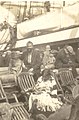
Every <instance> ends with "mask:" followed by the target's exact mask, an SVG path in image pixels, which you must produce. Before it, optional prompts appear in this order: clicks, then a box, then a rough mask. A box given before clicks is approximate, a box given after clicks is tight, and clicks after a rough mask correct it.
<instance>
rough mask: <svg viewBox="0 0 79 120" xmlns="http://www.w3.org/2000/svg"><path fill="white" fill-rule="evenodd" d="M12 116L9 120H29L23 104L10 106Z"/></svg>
mask: <svg viewBox="0 0 79 120" xmlns="http://www.w3.org/2000/svg"><path fill="white" fill-rule="evenodd" d="M12 109H13V115H12V119H11V120H29V118H30V115H29V114H28V112H27V110H26V109H25V107H24V104H23V103H16V104H14V105H12Z"/></svg>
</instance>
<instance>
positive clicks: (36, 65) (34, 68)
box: [21, 41, 41, 82]
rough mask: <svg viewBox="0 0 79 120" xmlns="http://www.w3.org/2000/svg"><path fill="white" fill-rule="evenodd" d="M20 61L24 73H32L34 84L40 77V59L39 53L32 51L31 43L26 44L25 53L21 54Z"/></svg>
mask: <svg viewBox="0 0 79 120" xmlns="http://www.w3.org/2000/svg"><path fill="white" fill-rule="evenodd" d="M21 59H22V60H23V62H24V65H25V66H24V67H25V71H27V72H32V73H33V77H34V80H35V82H36V81H37V79H38V77H39V76H40V66H41V58H40V53H39V51H37V50H35V49H34V47H33V43H32V42H31V41H29V42H27V44H26V51H24V52H23V54H22V56H21ZM23 71H24V70H23Z"/></svg>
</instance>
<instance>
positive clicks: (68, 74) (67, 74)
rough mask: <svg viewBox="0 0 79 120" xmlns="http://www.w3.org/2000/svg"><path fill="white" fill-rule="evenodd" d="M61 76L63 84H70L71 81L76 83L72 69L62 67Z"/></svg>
mask: <svg viewBox="0 0 79 120" xmlns="http://www.w3.org/2000/svg"><path fill="white" fill-rule="evenodd" d="M59 76H60V79H61V82H62V84H63V85H68V84H69V83H71V84H74V77H73V74H72V71H71V70H68V69H63V70H61V69H60V70H59Z"/></svg>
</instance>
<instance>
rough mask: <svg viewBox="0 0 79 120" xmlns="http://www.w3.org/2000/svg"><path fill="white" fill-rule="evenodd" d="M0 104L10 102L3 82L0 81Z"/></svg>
mask: <svg viewBox="0 0 79 120" xmlns="http://www.w3.org/2000/svg"><path fill="white" fill-rule="evenodd" d="M0 102H8V99H7V96H6V93H5V91H4V89H3V86H2V82H1V80H0Z"/></svg>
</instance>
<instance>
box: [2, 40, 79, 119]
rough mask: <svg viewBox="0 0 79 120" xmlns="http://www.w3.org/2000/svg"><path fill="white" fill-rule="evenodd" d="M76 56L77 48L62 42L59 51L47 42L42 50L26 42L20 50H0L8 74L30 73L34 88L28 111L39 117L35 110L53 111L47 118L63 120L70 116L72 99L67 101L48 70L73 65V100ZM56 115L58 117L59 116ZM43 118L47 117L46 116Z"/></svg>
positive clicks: (78, 51)
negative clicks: (24, 46) (75, 49)
mask: <svg viewBox="0 0 79 120" xmlns="http://www.w3.org/2000/svg"><path fill="white" fill-rule="evenodd" d="M78 56H79V48H78V49H77V52H74V49H73V47H72V46H70V45H65V46H64V47H63V48H61V49H58V50H52V49H51V46H50V45H46V47H45V50H44V51H41V50H39V49H38V48H34V45H33V43H32V42H31V41H29V42H27V44H26V49H25V51H23V52H21V51H14V50H12V51H7V52H6V53H4V54H2V53H1V54H0V67H8V70H9V74H14V75H16V76H18V75H19V74H20V73H21V72H28V73H29V74H30V73H32V74H33V78H34V81H35V83H36V85H35V87H36V88H37V91H35V92H34V93H31V95H30V96H29V111H30V112H31V113H32V114H33V116H32V117H33V118H34V119H36V120H41V119H42V117H45V116H39V115H38V116H36V114H37V111H42V112H46V111H49V112H50V111H51V112H52V113H53V114H52V115H51V116H49V117H48V120H64V119H66V118H69V115H70V109H71V108H72V105H71V102H72V101H68V100H66V99H65V98H64V96H63V94H62V93H61V91H58V90H57V83H56V80H55V78H54V77H53V76H52V74H51V71H53V70H55V69H60V68H72V73H73V76H74V78H75V79H74V80H75V87H74V88H73V91H72V97H73V99H76V97H77V96H78V94H79V92H78V91H79V87H78V86H79V85H78V73H77V71H76V68H78V67H79V57H78ZM76 78H77V79H76ZM63 113H64V114H63ZM62 114H63V116H62ZM59 115H60V116H61V117H58V116H59ZM55 118H56V119H55ZM43 119H45V120H46V119H47V118H43ZM70 119H71V118H70ZM70 119H69V120H70Z"/></svg>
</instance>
